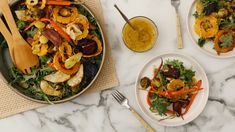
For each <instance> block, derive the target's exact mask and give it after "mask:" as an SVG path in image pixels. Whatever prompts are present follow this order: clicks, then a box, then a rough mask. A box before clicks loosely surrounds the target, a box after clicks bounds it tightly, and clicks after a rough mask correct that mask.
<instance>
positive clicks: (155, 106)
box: [149, 93, 171, 116]
mask: <svg viewBox="0 0 235 132" xmlns="http://www.w3.org/2000/svg"><path fill="white" fill-rule="evenodd" d="M150 101H151V104H152V106H151V107H150V108H149V109H150V110H151V111H152V112H158V114H159V115H160V116H162V115H166V111H167V107H168V106H170V104H171V103H170V102H169V101H168V99H167V98H163V97H159V96H158V95H157V94H153V93H152V94H151V95H150Z"/></svg>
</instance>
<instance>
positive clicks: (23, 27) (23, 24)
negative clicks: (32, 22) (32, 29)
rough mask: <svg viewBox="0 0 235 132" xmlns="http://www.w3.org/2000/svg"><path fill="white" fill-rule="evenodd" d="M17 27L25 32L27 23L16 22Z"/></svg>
mask: <svg viewBox="0 0 235 132" xmlns="http://www.w3.org/2000/svg"><path fill="white" fill-rule="evenodd" d="M16 25H17V28H18V29H19V30H23V29H25V27H26V23H25V22H24V21H21V20H18V21H17V22H16Z"/></svg>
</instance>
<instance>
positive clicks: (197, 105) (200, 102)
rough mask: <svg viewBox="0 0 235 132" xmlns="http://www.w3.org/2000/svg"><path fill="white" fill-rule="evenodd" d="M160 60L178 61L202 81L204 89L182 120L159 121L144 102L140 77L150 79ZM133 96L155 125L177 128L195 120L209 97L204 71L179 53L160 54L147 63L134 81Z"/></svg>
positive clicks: (144, 97) (144, 93)
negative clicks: (134, 95)
mask: <svg viewBox="0 0 235 132" xmlns="http://www.w3.org/2000/svg"><path fill="white" fill-rule="evenodd" d="M161 58H162V59H163V60H164V61H165V60H167V59H170V60H173V59H177V60H180V61H182V62H183V63H184V66H185V67H187V68H190V67H192V69H193V70H194V71H196V73H195V74H196V75H195V76H196V78H197V79H199V80H202V88H204V89H203V90H202V91H200V92H199V94H198V95H197V96H196V99H195V101H194V102H193V104H192V106H191V108H190V110H189V111H188V113H187V114H186V115H184V120H183V119H182V118H180V117H176V118H173V119H166V120H163V121H159V120H160V119H162V118H164V117H161V116H159V115H156V113H152V112H151V111H150V110H149V106H148V104H147V101H146V97H147V91H143V90H140V89H139V88H140V84H139V82H140V79H141V78H142V77H145V76H147V77H151V76H152V74H153V68H154V66H155V67H157V66H159V65H160V62H161ZM135 94H136V99H137V102H138V105H139V107H140V109H141V110H142V112H143V113H144V114H145V115H146V116H148V117H149V118H150V119H152V120H154V121H155V122H156V123H158V124H160V125H164V126H179V125H184V124H186V123H188V122H190V121H192V120H193V119H195V118H196V117H197V116H198V115H199V114H200V113H201V112H202V110H203V109H204V107H205V105H206V102H207V99H208V95H209V82H208V79H207V76H206V73H205V71H204V70H203V68H202V67H201V66H200V65H199V64H198V63H197V61H195V60H194V59H193V58H191V57H188V56H185V55H183V54H180V53H165V54H160V55H158V56H156V57H154V58H152V59H151V60H150V61H148V62H147V63H146V64H145V65H144V67H143V68H142V69H141V71H140V73H139V75H138V77H137V80H136V87H135Z"/></svg>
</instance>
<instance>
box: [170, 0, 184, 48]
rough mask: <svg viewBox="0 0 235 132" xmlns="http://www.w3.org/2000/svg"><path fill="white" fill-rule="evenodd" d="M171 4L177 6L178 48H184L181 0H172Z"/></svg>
mask: <svg viewBox="0 0 235 132" xmlns="http://www.w3.org/2000/svg"><path fill="white" fill-rule="evenodd" d="M171 5H172V6H173V7H174V8H175V12H176V31H177V47H178V49H182V48H183V39H182V33H181V26H180V15H179V10H178V8H179V5H180V0H171Z"/></svg>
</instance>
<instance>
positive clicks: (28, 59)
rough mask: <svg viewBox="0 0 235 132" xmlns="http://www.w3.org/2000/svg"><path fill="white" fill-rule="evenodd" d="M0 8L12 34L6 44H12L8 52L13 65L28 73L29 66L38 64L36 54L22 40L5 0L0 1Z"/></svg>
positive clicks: (29, 71)
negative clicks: (10, 39)
mask: <svg viewBox="0 0 235 132" xmlns="http://www.w3.org/2000/svg"><path fill="white" fill-rule="evenodd" d="M0 10H1V11H2V13H3V16H4V17H5V19H6V21H7V24H8V27H9V28H10V31H11V34H12V40H13V41H12V43H11V44H8V45H11V46H12V47H11V49H12V51H10V53H11V56H12V58H13V60H14V62H15V65H16V67H17V68H18V69H19V70H21V71H22V72H23V73H24V74H27V73H28V74H29V73H31V68H32V67H34V66H37V65H38V63H39V59H38V56H36V55H34V54H33V53H32V49H31V47H30V45H29V44H28V43H27V42H26V41H25V40H24V38H23V37H22V36H21V34H20V33H19V31H18V28H17V26H16V23H15V20H14V18H13V15H12V13H11V10H10V7H9V5H8V1H7V0H2V1H1V2H0ZM9 43H10V42H9ZM11 49H10V50H11Z"/></svg>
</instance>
